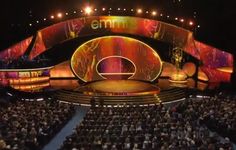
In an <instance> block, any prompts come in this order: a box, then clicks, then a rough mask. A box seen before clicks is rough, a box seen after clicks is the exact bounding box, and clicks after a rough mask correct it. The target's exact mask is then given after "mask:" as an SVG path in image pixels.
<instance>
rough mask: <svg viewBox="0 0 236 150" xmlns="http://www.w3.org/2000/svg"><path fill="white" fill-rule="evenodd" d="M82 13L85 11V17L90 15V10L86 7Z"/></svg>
mask: <svg viewBox="0 0 236 150" xmlns="http://www.w3.org/2000/svg"><path fill="white" fill-rule="evenodd" d="M84 11H85V14H86V15H90V14H91V13H92V8H91V7H89V6H87V7H85V9H84Z"/></svg>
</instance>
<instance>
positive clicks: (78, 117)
mask: <svg viewBox="0 0 236 150" xmlns="http://www.w3.org/2000/svg"><path fill="white" fill-rule="evenodd" d="M88 110H89V108H88V107H82V106H79V107H78V108H77V109H76V113H75V115H74V117H72V119H71V120H70V121H69V122H68V123H67V124H66V125H65V127H64V128H62V130H61V131H60V132H59V133H58V134H57V135H56V136H55V137H54V138H53V139H52V140H51V141H50V142H49V143H48V144H47V145H45V146H44V148H43V150H57V149H59V148H60V147H61V145H62V143H63V141H64V140H65V138H66V137H67V136H69V135H71V134H72V132H73V129H74V128H75V127H76V125H77V124H79V123H80V122H81V121H82V119H83V117H84V116H85V115H86V113H87V111H88Z"/></svg>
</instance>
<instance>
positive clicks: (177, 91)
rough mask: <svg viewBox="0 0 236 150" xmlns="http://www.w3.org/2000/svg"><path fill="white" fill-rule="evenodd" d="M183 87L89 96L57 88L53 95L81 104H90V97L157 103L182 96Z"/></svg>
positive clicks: (109, 101)
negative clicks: (158, 90) (149, 93)
mask: <svg viewBox="0 0 236 150" xmlns="http://www.w3.org/2000/svg"><path fill="white" fill-rule="evenodd" d="M185 96H186V95H185V89H183V88H170V89H166V90H161V92H160V93H159V94H157V95H138V96H127V95H124V96H123V95H122V96H91V95H85V94H83V93H79V92H78V91H72V90H58V91H56V92H55V93H54V97H56V98H57V99H58V100H60V101H63V102H69V103H76V104H81V105H90V100H91V98H92V97H94V98H95V101H96V103H97V104H99V102H100V100H101V99H102V100H103V104H104V105H118V104H119V105H123V104H124V103H126V104H138V105H146V104H157V103H160V102H171V101H175V100H179V99H182V98H184V97H185Z"/></svg>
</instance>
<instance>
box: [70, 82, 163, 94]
mask: <svg viewBox="0 0 236 150" xmlns="http://www.w3.org/2000/svg"><path fill="white" fill-rule="evenodd" d="M74 91H77V92H79V93H83V94H85V95H96V96H113V95H115V96H119V95H121V96H124V95H126V96H135V95H151V94H152V95H154V94H159V93H160V88H159V87H158V86H157V85H154V84H151V83H149V82H143V81H137V80H101V81H96V82H91V83H88V84H86V85H84V86H80V87H78V88H77V89H74Z"/></svg>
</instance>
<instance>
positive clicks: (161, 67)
mask: <svg viewBox="0 0 236 150" xmlns="http://www.w3.org/2000/svg"><path fill="white" fill-rule="evenodd" d="M109 37H121V38H126V39H129V40H134V41H136V42H139V43H141V44H143V45H145V46H147V47H148V48H149V49H151V50H152V52H153V54H154V55H155V56H156V57H157V58H158V59H159V60H160V69H159V72H158V74H157V75H156V76H155V77H154V78H153V79H152V80H151V82H153V81H155V80H156V79H157V78H158V77H159V76H160V74H161V72H162V70H163V61H162V60H161V58H160V56H159V55H158V54H157V52H156V51H155V50H154V49H153V48H152V47H151V46H149V45H148V44H146V43H144V42H142V41H139V40H137V39H135V38H131V37H126V36H118V35H117V36H101V37H98V38H94V39H91V40H88V41H86V42H84V43H83V44H81V45H80V46H79V47H78V48H77V49H76V50H75V52H74V53H73V55H72V56H71V61H70V66H71V70H72V72H73V74H74V75H75V76H76V77H78V78H79V79H80V80H81V81H83V82H87V81H85V80H84V79H82V78H81V77H80V76H78V74H77V73H76V72H75V70H74V68H73V67H72V58H73V57H74V55H75V54H76V52H77V51H78V50H79V49H80V48H81V47H82V46H84V45H86V44H88V43H90V42H92V41H94V40H99V39H103V38H109Z"/></svg>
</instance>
